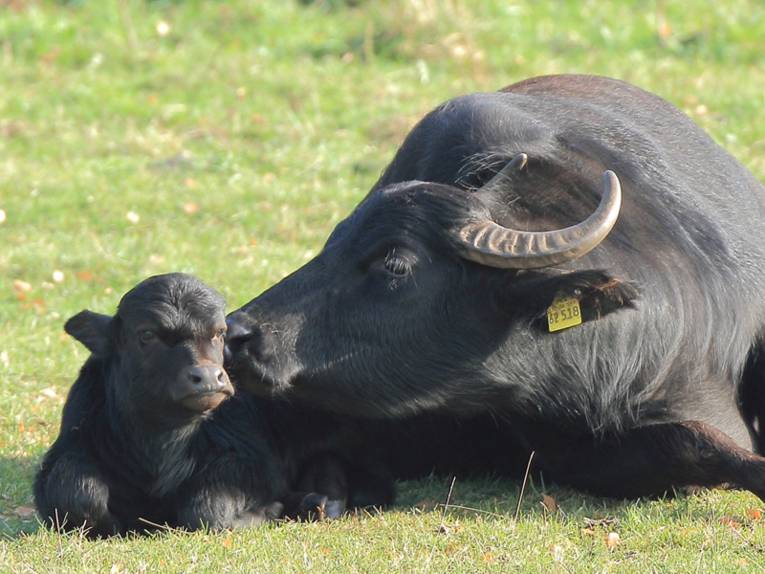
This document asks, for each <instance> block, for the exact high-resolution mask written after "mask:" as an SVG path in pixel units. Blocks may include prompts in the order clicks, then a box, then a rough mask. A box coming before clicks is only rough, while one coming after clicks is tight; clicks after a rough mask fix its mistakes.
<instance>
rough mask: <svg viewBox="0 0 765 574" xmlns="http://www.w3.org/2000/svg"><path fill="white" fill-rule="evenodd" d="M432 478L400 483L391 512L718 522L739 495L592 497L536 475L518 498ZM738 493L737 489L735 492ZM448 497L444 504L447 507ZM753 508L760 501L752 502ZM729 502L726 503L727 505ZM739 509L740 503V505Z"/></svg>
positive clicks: (603, 522) (489, 481)
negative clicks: (658, 517) (656, 518)
mask: <svg viewBox="0 0 765 574" xmlns="http://www.w3.org/2000/svg"><path fill="white" fill-rule="evenodd" d="M451 485H452V477H449V476H439V475H435V476H430V477H428V478H424V479H420V480H412V481H405V482H400V483H399V488H398V492H399V494H398V499H397V502H396V505H395V507H394V510H396V511H403V512H406V511H408V510H414V511H415V512H437V513H442V514H444V515H446V514H447V513H448V515H449V516H450V517H483V518H489V519H492V518H493V519H498V520H513V519H514V518H515V517H516V514H517V517H518V521H519V522H523V521H527V520H528V521H540V520H541V521H547V519H548V518H550V517H553V516H554V517H555V518H556V520H563V521H569V522H574V523H577V524H579V525H580V526H581V527H582V528H589V527H593V526H608V525H611V524H618V523H625V522H629V521H630V520H635V519H636V517H640V516H642V517H643V518H645V517H647V516H649V515H653V516H661V517H662V518H663V519H664V520H668V521H670V522H672V521H683V522H687V521H703V522H715V523H716V522H718V521H719V520H720V517H721V516H722V515H723V514H725V513H726V512H727V511H733V512H736V508H732V507H731V505H732V506H733V507H735V506H736V505H737V502H736V501H738V502H739V503H740V497H736V496H730V495H729V494H726V491H724V490H722V489H720V490H705V489H700V490H698V491H694V490H690V489H689V490H688V491H685V490H681V491H676V492H668V493H666V494H665V495H663V496H661V497H655V498H640V499H615V498H606V497H599V496H593V495H589V494H586V493H583V492H581V491H577V490H573V489H571V488H567V487H564V486H559V485H555V484H545V482H544V480H543V478H542V477H541V476H540V475H535V476H530V477H529V481H528V483H527V485H526V489H525V491H524V493H523V496H522V499H521V501H520V507H519V506H518V500H519V496H520V495H521V480H515V479H510V478H506V477H497V476H474V477H469V478H464V479H462V478H459V477H458V478H456V479H455V480H454V486H453V488H451V493H450V487H451ZM739 492H740V491H739ZM447 499H448V505H447ZM752 502H755V505H759V501H755V500H752ZM729 503H730V504H729ZM739 505H740V504H739Z"/></svg>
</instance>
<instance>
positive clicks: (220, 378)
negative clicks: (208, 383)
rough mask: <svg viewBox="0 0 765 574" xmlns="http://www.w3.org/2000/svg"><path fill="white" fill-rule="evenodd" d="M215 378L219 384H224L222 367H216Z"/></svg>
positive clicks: (224, 375)
mask: <svg viewBox="0 0 765 574" xmlns="http://www.w3.org/2000/svg"><path fill="white" fill-rule="evenodd" d="M215 380H217V381H218V382H219V383H220V384H221V385H225V384H226V374H225V373H224V372H223V370H222V369H217V370H216V371H215Z"/></svg>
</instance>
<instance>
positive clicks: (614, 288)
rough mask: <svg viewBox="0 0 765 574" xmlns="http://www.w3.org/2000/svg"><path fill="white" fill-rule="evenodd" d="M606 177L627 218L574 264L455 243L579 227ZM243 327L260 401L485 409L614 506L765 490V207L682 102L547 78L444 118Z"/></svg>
mask: <svg viewBox="0 0 765 574" xmlns="http://www.w3.org/2000/svg"><path fill="white" fill-rule="evenodd" d="M521 152H523V153H526V154H528V157H529V162H528V165H527V167H526V169H524V170H522V171H519V172H517V173H516V174H515V175H514V176H512V177H511V178H509V181H508V182H507V186H506V189H505V190H504V191H494V192H493V194H492V195H491V196H490V197H483V196H482V194H479V193H474V190H476V189H477V188H480V187H481V185H482V184H484V183H485V182H486V181H487V180H488V179H489V178H490V177H491V176H492V175H493V174H495V173H496V172H497V170H498V169H500V168H501V167H502V166H504V165H505V164H506V163H507V162H508V161H509V160H510V159H511V158H513V157H514V156H516V155H517V154H519V153H521ZM606 169H610V170H613V171H614V172H616V174H617V175H618V177H619V179H620V180H621V184H622V189H623V203H622V209H621V213H620V216H619V219H618V221H617V224H616V226H615V227H614V229H613V230H612V232H611V233H610V234H609V235H608V237H607V238H606V239H605V241H603V242H602V243H601V244H600V245H599V246H598V247H597V248H596V249H594V250H593V251H592V252H590V253H589V254H587V255H586V256H584V257H581V258H580V259H578V260H575V261H571V262H569V263H566V264H563V265H560V266H558V267H555V268H547V269H543V270H538V271H534V272H519V271H512V270H499V269H494V268H488V267H484V266H481V265H478V264H476V263H473V262H469V261H466V260H465V259H463V258H462V257H461V256H460V253H459V252H458V251H457V250H455V249H454V247H453V243H452V242H451V241H450V240H449V236H450V234H451V233H453V231H454V230H455V229H456V228H458V227H459V226H460V225H461V224H462V223H463V222H464V221H465V220H467V219H472V218H485V217H491V219H493V220H494V221H497V222H498V223H500V224H504V225H506V226H509V227H514V228H517V229H528V230H545V229H556V228H562V227H566V226H568V225H571V224H573V223H576V222H579V221H582V220H584V219H585V218H586V217H587V216H588V215H589V214H590V213H592V211H593V210H594V209H595V207H596V205H597V204H598V201H599V188H600V185H599V181H600V176H601V174H602V172H603V171H604V170H606ZM577 290H578V291H579V293H580V294H581V295H582V296H583V304H586V306H588V307H589V311H588V313H589V316H587V315H586V316H585V318H586V319H588V320H587V321H585V322H584V323H583V324H582V325H581V326H579V327H576V328H572V329H569V330H565V331H561V332H559V333H554V334H551V333H547V332H544V331H542V330H540V318H541V317H542V316H543V314H544V312H545V309H546V308H547V307H548V306H549V305H550V303H551V302H552V300H553V298H554V297H555V296H556V294H558V293H563V294H565V293H567V292H572V291H573V292H576V291H577ZM585 301H586V303H585ZM229 323H230V324H232V325H238V331H239V336H238V337H236V338H235V339H233V340H232V341H231V343H230V356H231V360H230V362H229V364H230V367H231V370H232V372H233V373H234V375H235V376H236V377H237V379H238V380H239V381H241V382H242V384H244V385H246V386H248V387H249V388H252V389H255V390H257V391H258V392H268V393H271V394H277V395H285V396H290V397H295V398H301V399H302V400H305V401H311V402H313V403H314V404H319V405H322V407H323V408H326V409H329V410H334V411H337V412H345V413H353V414H363V415H365V416H370V417H382V418H396V417H402V416H406V415H409V414H414V413H419V412H426V411H439V412H444V413H451V414H454V415H456V416H461V417H470V416H473V415H480V414H481V413H484V414H485V413H487V412H488V413H489V414H491V415H493V416H494V417H495V418H496V419H498V420H502V421H505V422H506V423H507V424H508V425H509V428H510V429H511V430H510V432H511V434H512V437H513V441H514V443H515V444H516V445H517V446H519V447H520V448H521V449H524V450H526V451H530V450H535V451H537V457H536V460H537V462H538V465H539V466H540V467H541V468H543V469H546V470H547V471H549V473H551V474H553V476H554V477H556V478H558V479H559V480H562V481H565V482H569V483H570V484H574V485H576V486H580V487H583V488H591V489H593V490H595V491H598V492H604V493H608V494H620V493H621V494H624V495H634V494H636V493H656V492H660V491H661V490H663V489H667V488H671V487H673V486H679V485H682V484H686V483H688V482H698V483H702V484H715V483H717V482H723V481H730V482H734V483H737V484H739V485H742V486H745V487H747V488H752V489H753V490H755V491H756V492H757V493H758V494H759V495H760V496H763V493H764V492H765V483H764V482H763V481H764V480H765V473H764V472H763V459H760V458H759V457H756V456H754V455H752V454H751V450H752V449H753V448H754V446H755V445H759V444H760V443H761V442H762V440H761V439H760V438H759V435H760V434H761V431H762V429H761V421H760V418H761V412H762V406H761V405H759V404H758V405H750V404H744V402H745V401H747V400H749V399H752V400H759V397H760V396H761V395H762V392H761V391H760V390H755V389H759V387H760V386H761V384H762V377H761V376H760V373H761V371H762V368H761V363H762V360H761V359H759V358H757V357H759V355H757V357H754V358H752V359H749V357H750V356H752V355H753V353H757V352H759V348H760V344H761V336H762V332H763V327H764V326H765V191H764V190H763V187H762V186H761V185H760V183H759V182H758V181H757V180H756V179H755V178H754V177H753V176H752V175H751V174H750V173H749V172H748V171H747V170H746V169H745V168H744V167H743V166H742V165H741V164H740V163H738V162H737V161H736V160H735V159H734V158H732V157H731V156H730V155H729V154H727V153H726V152H725V151H724V150H723V149H721V148H720V147H718V146H717V145H716V144H715V143H714V142H713V141H712V140H711V139H710V138H709V137H708V136H707V135H706V134H705V133H704V132H703V131H702V130H700V129H699V128H698V127H697V126H696V125H694V124H693V123H692V122H691V121H690V120H689V119H688V118H687V117H686V116H684V115H683V114H682V113H681V112H679V111H678V110H677V109H676V108H674V107H673V106H671V105H670V104H668V103H667V102H665V101H663V100H661V99H660V98H658V97H656V96H654V95H652V94H649V93H647V92H644V91H642V90H640V89H638V88H635V87H633V86H630V85H628V84H625V83H623V82H619V81H616V80H610V79H607V78H599V77H592V76H551V77H542V78H535V79H532V80H528V81H525V82H521V83H519V84H515V85H513V86H510V87H508V88H506V89H505V90H503V91H501V92H497V93H489V94H473V95H469V96H464V97H460V98H456V99H454V100H451V101H449V102H446V103H445V104H443V105H441V106H439V107H438V108H437V109H435V110H434V111H433V112H431V113H429V114H428V115H427V116H426V117H425V118H424V119H423V120H422V121H421V122H420V123H419V124H418V125H417V126H416V127H415V128H414V129H413V131H412V132H411V133H410V134H409V136H408V137H407V138H406V141H405V142H404V143H403V145H402V146H401V148H400V150H399V151H398V153H397V154H396V156H395V158H394V159H393V161H392V163H391V164H390V166H389V167H388V168H387V169H386V170H385V173H384V174H383V175H382V177H381V178H380V180H379V182H378V183H377V185H375V187H374V188H373V190H372V191H371V192H370V193H369V194H368V195H367V197H366V198H365V199H364V200H363V201H362V202H361V203H360V204H359V205H358V207H357V208H356V209H355V210H354V212H353V213H352V214H351V215H350V216H349V217H348V218H347V219H345V220H344V221H343V222H341V223H340V224H339V225H338V226H337V227H336V229H335V230H334V231H333V233H332V235H331V236H330V238H329V240H328V241H327V244H326V246H325V248H324V250H323V251H322V252H321V253H320V254H319V255H318V256H317V257H316V258H315V259H314V260H312V261H310V262H309V263H307V264H306V265H305V266H304V267H302V268H301V269H299V270H298V271H296V272H295V273H293V274H292V275H290V276H289V277H287V278H285V279H284V280H283V281H281V282H280V283H279V284H277V285H275V286H274V287H272V288H271V289H269V290H268V291H266V292H265V293H264V294H262V295H261V296H260V297H258V298H257V299H254V300H253V301H251V302H250V303H248V304H247V305H245V306H244V307H242V308H241V309H240V310H239V311H237V312H235V313H233V314H232V315H231V316H230V317H229ZM747 365H749V367H747ZM649 428H650V429H651V430H650V431H649V430H647V429H649ZM721 431H722V432H721ZM620 443H623V444H624V445H628V446H625V448H624V449H623V451H621V453H620V457H621V458H620V457H618V456H616V454H615V446H614V445H618V444H620ZM709 453H711V454H709ZM707 455H709V456H707ZM752 457H753V458H752ZM675 459H678V460H679V461H681V462H679V463H678V464H677V465H676V466H675V467H673V466H671V465H669V464H668V461H670V460H675ZM630 460H635V461H640V464H633V463H631V462H630ZM742 461H745V462H742ZM605 468H608V471H609V472H608V473H605V472H604V469H605ZM760 475H761V476H762V477H763V478H757V477H758V476H760ZM606 476H607V477H609V478H608V480H609V483H608V484H607V485H606V484H604V481H603V477H606ZM657 477H660V478H657Z"/></svg>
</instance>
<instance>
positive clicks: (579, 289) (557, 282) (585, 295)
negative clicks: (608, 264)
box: [515, 269, 640, 331]
mask: <svg viewBox="0 0 765 574" xmlns="http://www.w3.org/2000/svg"><path fill="white" fill-rule="evenodd" d="M515 282H516V289H517V290H515V302H516V309H517V308H518V307H517V306H520V307H521V309H523V311H524V312H526V313H528V314H529V315H530V317H529V318H530V319H533V320H534V323H538V326H539V327H540V328H542V329H543V330H545V331H547V309H548V308H549V307H550V305H551V304H552V303H553V301H555V300H556V299H558V298H564V297H565V298H569V297H570V298H574V299H576V300H577V301H578V302H579V307H580V310H581V316H582V321H583V322H587V321H595V320H597V319H601V318H602V317H605V316H606V315H609V314H610V313H614V312H616V311H620V310H623V309H634V308H635V307H636V304H637V301H638V299H639V297H640V292H639V290H638V288H637V286H636V285H635V284H634V283H632V282H630V281H626V280H624V279H620V278H618V277H614V276H613V275H611V274H610V273H608V272H606V271H601V270H594V269H593V270H585V271H574V272H572V273H565V274H561V275H553V276H550V275H545V274H542V275H541V276H540V275H536V276H535V275H534V274H533V273H530V274H529V275H528V276H526V277H524V276H518V277H516V279H515Z"/></svg>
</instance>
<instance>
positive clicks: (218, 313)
mask: <svg viewBox="0 0 765 574" xmlns="http://www.w3.org/2000/svg"><path fill="white" fill-rule="evenodd" d="M224 305H225V302H224V300H223V297H222V296H221V295H220V294H219V293H217V292H216V291H215V290H213V289H211V288H210V287H208V286H207V285H205V284H204V283H202V282H201V281H199V280H198V279H195V278H193V277H191V276H188V275H182V274H171V275H167V276H158V277H152V278H150V279H147V280H146V281H143V282H141V283H139V284H138V285H137V286H136V287H135V288H133V289H132V290H131V291H129V292H128V293H127V294H126V295H125V296H124V297H123V298H122V301H121V302H120V305H119V311H118V313H119V316H120V317H121V318H122V319H123V321H124V322H125V323H126V324H127V325H128V326H132V327H138V326H140V325H144V324H149V325H152V326H158V327H161V328H162V329H164V330H169V331H175V332H178V333H182V334H186V335H190V336H193V335H194V334H199V333H205V332H208V331H210V330H211V329H214V328H215V327H216V326H221V325H223V324H224V321H225V318H224Z"/></svg>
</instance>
